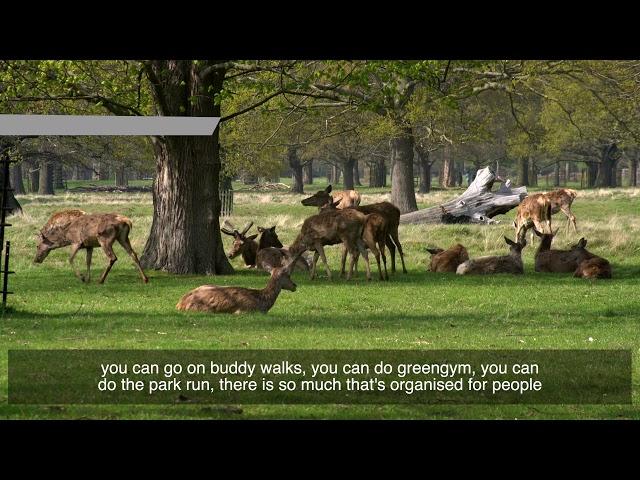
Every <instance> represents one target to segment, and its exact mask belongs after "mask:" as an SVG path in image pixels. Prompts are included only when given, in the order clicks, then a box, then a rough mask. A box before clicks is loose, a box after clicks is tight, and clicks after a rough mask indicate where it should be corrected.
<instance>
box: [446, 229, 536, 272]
mask: <svg viewBox="0 0 640 480" xmlns="http://www.w3.org/2000/svg"><path fill="white" fill-rule="evenodd" d="M504 241H505V242H507V245H509V249H510V251H509V255H503V256H487V257H478V258H472V259H470V260H467V261H466V262H464V263H461V264H460V265H459V266H458V269H457V270H456V273H457V274H458V275H469V274H475V275H490V274H494V273H512V274H523V273H524V266H523V264H522V249H523V248H524V247H525V246H526V245H527V242H526V240H525V239H524V238H523V241H522V243H516V242H514V241H512V240H510V239H509V238H507V237H504Z"/></svg>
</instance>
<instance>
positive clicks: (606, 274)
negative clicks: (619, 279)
mask: <svg viewBox="0 0 640 480" xmlns="http://www.w3.org/2000/svg"><path fill="white" fill-rule="evenodd" d="M586 246H587V240H586V239H585V238H581V239H580V241H579V242H578V244H577V245H574V246H573V247H571V249H572V250H576V251H577V252H578V253H579V255H580V260H579V261H578V267H577V268H576V271H575V272H574V273H573V276H574V277H579V278H589V279H595V278H611V277H612V276H613V275H612V271H611V264H610V263H609V261H608V260H606V259H604V258H602V257H599V256H598V255H595V254H593V253H591V252H590V251H588V250H587V249H586V248H585V247H586Z"/></svg>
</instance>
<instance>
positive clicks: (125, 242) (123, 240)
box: [118, 237, 149, 283]
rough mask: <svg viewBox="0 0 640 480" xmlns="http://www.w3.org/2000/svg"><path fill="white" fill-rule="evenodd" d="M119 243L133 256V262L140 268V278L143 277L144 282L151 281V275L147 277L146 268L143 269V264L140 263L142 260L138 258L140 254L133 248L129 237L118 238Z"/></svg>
mask: <svg viewBox="0 0 640 480" xmlns="http://www.w3.org/2000/svg"><path fill="white" fill-rule="evenodd" d="M118 243H120V245H122V248H124V250H125V251H126V252H127V253H128V254H129V256H130V257H131V260H133V263H134V264H135V266H136V267H137V268H138V271H139V272H140V278H142V281H143V282H144V283H149V277H147V276H146V275H145V274H144V270H142V266H141V265H140V260H138V255H136V252H135V251H134V250H133V247H132V246H131V242H129V237H124V238H118Z"/></svg>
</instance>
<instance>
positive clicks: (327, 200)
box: [302, 185, 407, 273]
mask: <svg viewBox="0 0 640 480" xmlns="http://www.w3.org/2000/svg"><path fill="white" fill-rule="evenodd" d="M329 192H331V185H329V186H328V187H327V188H326V189H325V190H320V191H319V192H317V193H315V194H314V195H312V196H311V197H309V198H305V199H304V200H302V204H303V205H305V206H314V207H318V210H322V209H323V208H325V207H327V206H329V205H331V204H333V203H335V201H336V200H334V197H333V196H331V195H330V194H329ZM359 203H360V200H358V204H359ZM337 208H341V207H340V204H338V207H337ZM356 210H358V211H359V212H362V213H364V214H365V215H368V214H370V213H377V214H378V215H382V216H383V217H385V219H386V221H387V230H388V233H389V237H388V238H387V239H386V245H387V247H389V251H390V252H391V272H392V273H395V272H396V247H397V248H398V252H399V253H400V259H401V260H402V271H403V272H404V273H407V268H406V267H405V264H404V252H403V251H402V245H401V244H400V239H399V237H398V226H399V225H400V209H399V208H398V207H396V206H395V205H394V204H393V203H390V202H380V203H372V204H371V205H361V206H357V207H356Z"/></svg>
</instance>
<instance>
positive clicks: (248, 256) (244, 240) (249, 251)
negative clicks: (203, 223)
mask: <svg viewBox="0 0 640 480" xmlns="http://www.w3.org/2000/svg"><path fill="white" fill-rule="evenodd" d="M223 225H224V226H223V227H222V228H221V229H220V231H221V232H222V233H224V234H226V235H229V236H231V237H233V243H232V244H231V250H229V253H228V254H227V257H229V259H230V260H231V259H234V258H236V257H237V256H238V255H242V260H244V264H245V265H246V266H247V267H249V268H253V267H255V266H256V253H258V242H256V237H257V236H258V234H257V233H256V234H255V235H250V236H247V232H248V231H249V229H250V228H251V226H252V225H253V222H249V223H247V224H246V225H245V226H244V228H243V229H242V231H240V230H238V229H237V228H235V227H234V226H233V224H232V223H231V222H229V221H228V220H225V222H224V224H223Z"/></svg>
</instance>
